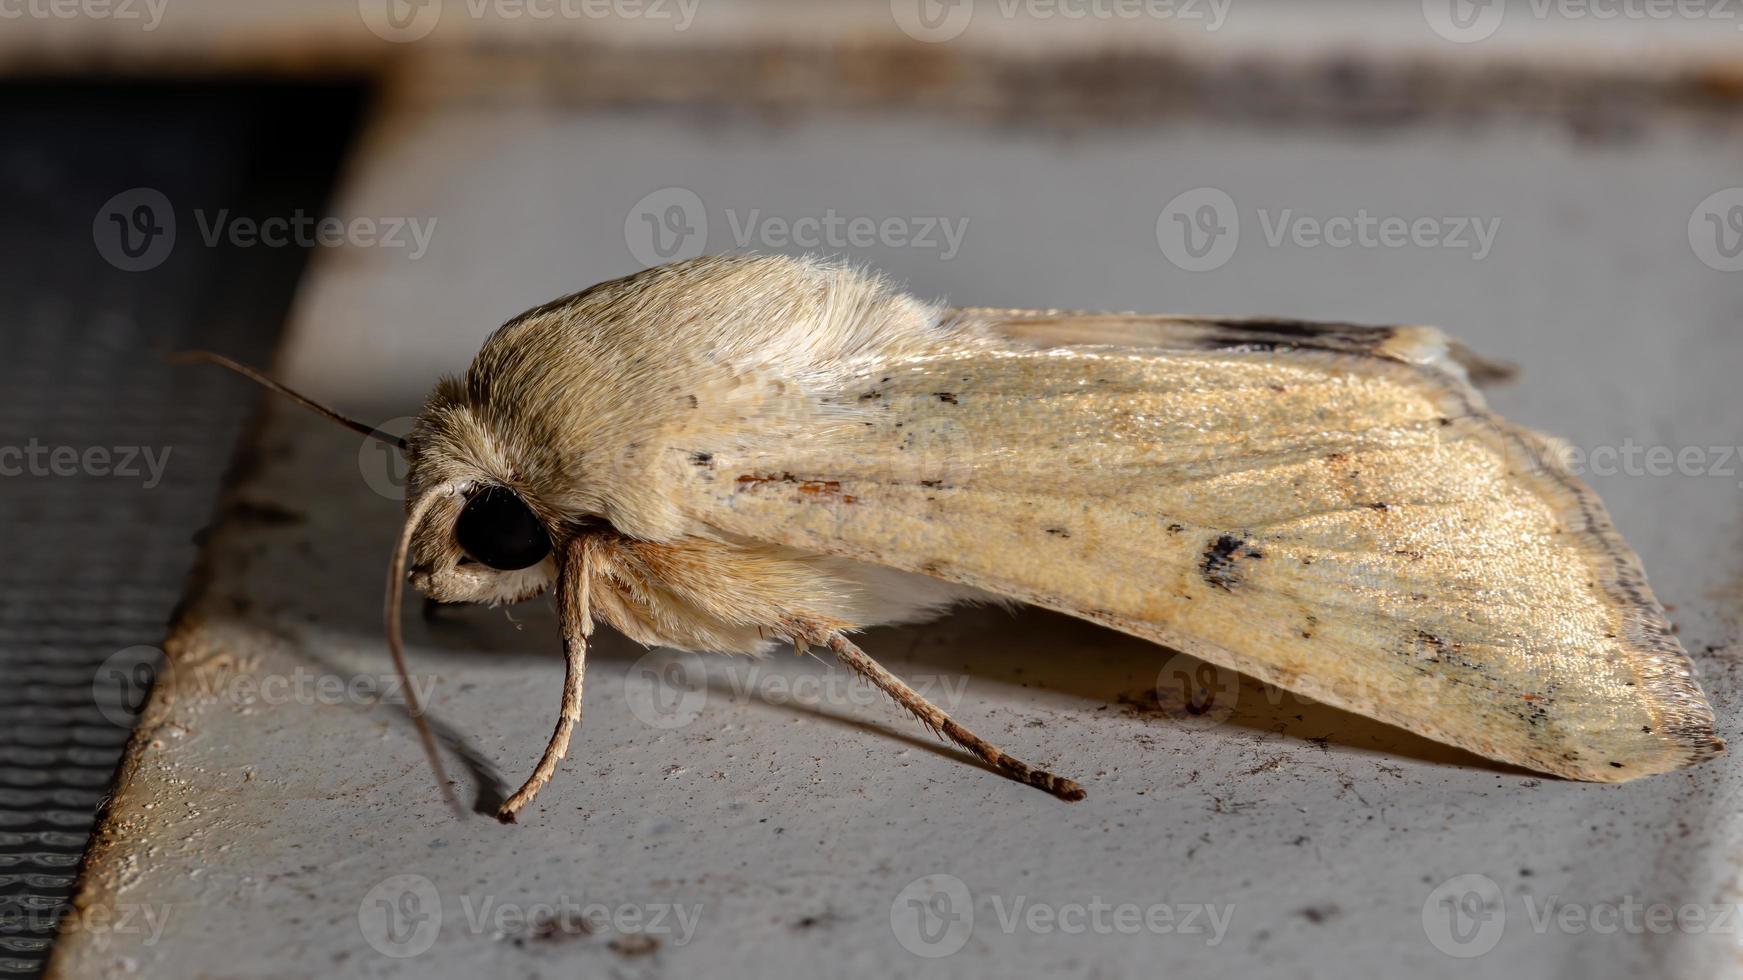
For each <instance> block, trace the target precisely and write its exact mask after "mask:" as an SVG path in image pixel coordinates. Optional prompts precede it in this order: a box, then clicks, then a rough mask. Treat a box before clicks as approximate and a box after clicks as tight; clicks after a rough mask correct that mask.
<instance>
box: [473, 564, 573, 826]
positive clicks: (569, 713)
mask: <svg viewBox="0 0 1743 980" xmlns="http://www.w3.org/2000/svg"><path fill="white" fill-rule="evenodd" d="M593 549H594V538H593V537H592V536H591V535H586V534H578V535H576V536H575V537H573V538H571V539H569V542H568V544H567V545H565V546H564V548H563V562H562V565H561V566H560V567H559V568H558V570H557V618H558V619H560V620H561V621H562V624H563V706H562V710H561V712H560V713H559V714H558V715H557V728H556V730H555V731H553V732H551V740H550V742H549V743H547V744H546V745H545V753H544V755H542V756H540V757H539V764H538V766H537V767H535V768H534V769H533V774H532V775H531V776H528V777H527V781H526V782H525V783H523V784H522V785H521V788H520V789H517V790H515V792H514V795H513V796H511V797H509V798H508V799H507V800H505V801H504V802H503V804H502V806H500V807H498V808H497V811H496V819H498V820H500V821H502V822H503V823H514V818H515V814H516V813H519V812H520V809H521V808H522V807H524V806H526V805H527V804H528V803H531V802H532V801H533V797H535V796H538V795H539V790H540V789H541V788H543V787H544V785H545V784H546V783H548V782H550V781H551V777H552V776H553V775H555V774H556V772H557V763H559V762H561V761H563V757H564V756H565V755H567V754H568V753H569V737H570V736H571V735H573V734H574V733H575V726H576V725H578V724H580V723H581V683H582V679H583V677H584V676H585V674H586V671H587V638H588V637H590V636H592V635H593V610H592V608H591V605H592V596H591V594H590V590H591V588H592V585H591V583H592V581H593V561H594V552H593Z"/></svg>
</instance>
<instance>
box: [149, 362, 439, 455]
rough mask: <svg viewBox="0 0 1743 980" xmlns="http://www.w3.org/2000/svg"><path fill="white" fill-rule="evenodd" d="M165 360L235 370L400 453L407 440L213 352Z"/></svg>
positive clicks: (256, 382)
mask: <svg viewBox="0 0 1743 980" xmlns="http://www.w3.org/2000/svg"><path fill="white" fill-rule="evenodd" d="M165 359H166V360H168V361H169V362H170V363H172V364H216V365H218V366H219V367H221V368H228V369H229V370H231V371H234V372H236V373H237V374H240V375H242V376H243V377H244V378H247V379H248V380H250V381H252V382H254V383H255V384H258V385H260V386H262V387H264V388H270V389H271V390H273V391H276V392H278V393H279V394H281V395H283V396H285V397H286V398H289V399H290V400H291V401H294V402H296V403H297V404H298V405H301V406H302V407H304V408H306V409H308V410H309V411H311V412H314V413H315V414H316V415H320V416H323V417H324V418H327V419H329V420H331V421H334V422H337V423H339V424H340V425H342V426H344V427H345V428H347V429H350V430H352V431H353V432H359V433H362V434H363V435H366V436H369V437H370V438H372V439H380V440H381V441H382V442H385V443H387V444H388V445H390V446H393V447H395V448H397V449H398V450H399V451H400V452H405V449H406V441H405V440H404V439H402V438H400V437H399V436H396V435H394V434H393V433H391V432H384V431H382V430H380V429H377V428H376V427H375V426H373V425H368V424H366V423H363V422H359V421H357V420H356V419H353V418H347V417H346V416H344V415H340V414H339V413H338V412H335V411H333V410H332V409H330V408H328V407H327V406H325V405H323V404H321V403H320V402H318V401H315V400H314V399H313V398H310V397H308V396H307V395H304V394H302V393H301V392H298V391H294V390H292V389H290V388H288V387H286V386H285V385H283V384H280V383H279V382H277V381H274V380H273V379H271V378H269V377H267V376H266V375H264V374H261V373H260V372H259V371H256V370H254V369H253V368H251V367H249V366H247V365H246V364H239V363H237V362H236V361H232V360H231V359H230V358H228V357H225V356H224V355H223V354H218V353H214V352H212V351H209V350H184V351H176V352H175V353H172V354H166V355H165Z"/></svg>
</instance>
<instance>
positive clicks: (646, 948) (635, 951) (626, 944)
mask: <svg viewBox="0 0 1743 980" xmlns="http://www.w3.org/2000/svg"><path fill="white" fill-rule="evenodd" d="M606 946H608V947H610V949H611V951H612V952H613V953H616V954H617V955H619V956H621V957H623V958H625V959H635V958H637V957H641V956H652V955H653V954H654V953H655V952H657V951H658V950H659V948H660V941H659V940H658V939H655V938H654V937H652V936H649V935H647V934H645V933H639V932H636V933H629V934H626V935H622V936H618V937H617V938H616V939H613V940H612V941H611V942H609V943H606Z"/></svg>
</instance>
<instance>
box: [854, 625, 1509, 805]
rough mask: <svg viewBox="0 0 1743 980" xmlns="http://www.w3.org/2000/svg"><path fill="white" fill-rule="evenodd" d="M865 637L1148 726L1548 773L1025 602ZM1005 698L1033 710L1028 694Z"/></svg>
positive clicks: (889, 655)
mask: <svg viewBox="0 0 1743 980" xmlns="http://www.w3.org/2000/svg"><path fill="white" fill-rule="evenodd" d="M860 645H861V646H862V647H864V649H865V650H866V652H867V653H869V654H871V656H872V657H873V658H875V659H878V660H879V661H880V662H882V663H883V664H884V665H885V666H886V667H889V668H890V670H891V671H892V672H894V673H896V674H897V675H898V676H926V675H933V676H948V675H950V674H952V673H955V674H958V675H966V676H967V677H968V678H971V679H974V680H986V681H996V682H1003V683H1007V684H1014V685H1016V686H1018V687H1027V688H1035V689H1039V690H1045V691H1049V692H1054V693H1058V694H1065V695H1070V696H1072V697H1075V698H1080V699H1082V700H1084V701H1089V702H1096V703H1100V704H1102V705H1104V706H1105V707H1106V708H1108V709H1112V710H1117V711H1119V712H1120V713H1121V714H1122V715H1124V716H1125V717H1126V718H1128V719H1137V720H1139V721H1141V722H1143V723H1145V725H1146V727H1150V726H1154V727H1155V728H1162V729H1166V728H1170V727H1173V728H1187V729H1191V730H1193V731H1194V732H1205V731H1208V732H1209V733H1210V734H1211V735H1213V736H1216V735H1224V736H1226V737H1230V738H1238V739H1243V740H1246V741H1249V742H1251V743H1254V744H1258V743H1264V744H1266V745H1267V746H1270V747H1273V748H1274V747H1276V745H1277V744H1278V743H1279V742H1283V743H1289V742H1294V743H1298V744H1300V745H1303V746H1316V747H1320V748H1323V749H1326V750H1328V751H1330V750H1335V751H1339V752H1349V753H1356V754H1361V755H1368V756H1381V757H1391V758H1398V759H1411V760H1415V761H1418V762H1426V763H1430V764H1433V765H1439V766H1458V767H1463V768H1474V769H1483V770H1487V771H1491V772H1500V773H1508V774H1513V775H1521V776H1533V777H1538V776H1539V775H1540V774H1537V773H1531V772H1528V771H1527V770H1524V769H1521V768H1518V767H1516V766H1511V765H1508V764H1506V763H1502V762H1495V761H1492V760H1489V759H1485V758H1483V757H1482V756H1479V755H1476V754H1474V753H1471V752H1467V751H1465V750H1463V749H1460V748H1456V747H1454V746H1450V745H1444V744H1442V743H1439V742H1435V741H1433V740H1431V739H1427V738H1424V737H1422V736H1420V735H1416V734H1413V733H1411V732H1408V731H1405V730H1404V729H1401V728H1397V727H1395V726H1392V725H1389V724H1387V723H1385V722H1382V721H1377V720H1375V719H1372V718H1367V717H1363V716H1362V715H1358V714H1355V713H1353V712H1349V711H1345V710H1343V709H1341V708H1337V707H1333V706H1331V705H1328V704H1322V703H1319V702H1316V701H1312V700H1309V699H1307V698H1305V697H1302V696H1300V695H1296V694H1293V693H1291V692H1288V691H1284V690H1282V689H1280V688H1277V687H1275V686H1272V685H1267V684H1263V683H1261V682H1259V681H1257V680H1255V679H1253V678H1250V677H1247V676H1245V675H1242V674H1239V673H1238V672H1236V671H1232V670H1227V669H1225V668H1218V667H1214V666H1212V665H1209V664H1206V663H1204V662H1203V661H1200V660H1198V659H1197V658H1194V657H1191V656H1189V655H1187V654H1183V653H1179V652H1178V651H1175V650H1173V649H1171V648H1169V647H1164V646H1160V645H1157V644H1154V643H1150V642H1148V641H1146V640H1142V639H1139V638H1137V637H1131V636H1127V635H1125V634H1123V633H1119V632H1116V631H1114V630H1110V629H1105V628H1103V627H1100V626H1097V625H1095V624H1093V623H1089V622H1085V621H1083V620H1079V619H1075V618H1072V617H1070V616H1065V615H1063V614H1060V613H1055V612H1051V611H1048V610H1044V609H1038V608H1033V607H1024V608H1021V609H1018V610H1016V611H1015V612H1014V613H1013V612H1010V611H1007V610H1004V609H1000V608H994V607H982V608H968V609H963V610H961V611H959V612H957V613H956V614H955V615H952V616H950V617H948V618H946V619H943V620H939V621H937V622H934V623H928V624H923V625H919V626H908V627H897V628H891V629H882V630H876V631H873V632H870V633H868V634H866V636H865V637H864V638H863V639H862V641H861V644H860ZM1003 700H1006V701H1007V702H1011V703H1013V710H1017V711H1021V710H1022V708H1021V701H1022V698H1021V696H1020V695H1013V696H1010V697H1007V698H1004V699H1003ZM994 741H995V742H996V741H997V740H996V739H995V740H994ZM1180 744H1181V745H1183V746H1189V745H1191V744H1192V743H1191V742H1190V741H1183V742H1180ZM1213 758H1215V759H1229V758H1231V757H1230V756H1227V755H1215V756H1212V755H1211V754H1209V753H1207V754H1206V762H1207V763H1208V762H1210V761H1211V760H1212V759H1213ZM1242 761H1243V763H1245V761H1246V760H1242Z"/></svg>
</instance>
